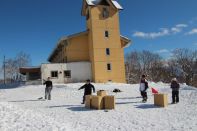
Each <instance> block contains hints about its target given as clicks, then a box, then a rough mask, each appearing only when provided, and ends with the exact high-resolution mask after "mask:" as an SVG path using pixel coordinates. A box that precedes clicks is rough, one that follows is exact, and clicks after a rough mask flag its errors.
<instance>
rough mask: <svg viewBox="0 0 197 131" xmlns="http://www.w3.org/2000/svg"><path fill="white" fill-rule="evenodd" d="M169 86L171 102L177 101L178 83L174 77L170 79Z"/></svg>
mask: <svg viewBox="0 0 197 131" xmlns="http://www.w3.org/2000/svg"><path fill="white" fill-rule="evenodd" d="M170 88H171V89H172V104H175V103H178V102H179V88H180V85H179V83H178V81H177V79H176V78H173V79H172V81H171V86H170Z"/></svg>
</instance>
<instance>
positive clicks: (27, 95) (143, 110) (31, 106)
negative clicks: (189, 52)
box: [0, 83, 197, 131]
mask: <svg viewBox="0 0 197 131" xmlns="http://www.w3.org/2000/svg"><path fill="white" fill-rule="evenodd" d="M82 85H83V83H77V84H66V85H55V87H54V89H53V90H52V100H51V101H44V100H38V98H40V97H43V96H44V86H43V85H39V86H35V85H34V86H33V85H29V86H20V87H18V88H12V89H0V131H72V130H73V131H174V130H177V131H197V89H195V88H193V87H188V86H185V85H182V86H181V90H180V103H178V104H173V105H171V104H169V106H168V107H166V108H159V107H157V106H154V105H153V95H152V94H151V92H150V90H149V92H148V95H149V96H148V97H149V98H148V102H147V103H141V100H142V98H140V94H139V89H138V87H139V85H128V84H113V83H107V84H94V85H95V87H96V90H100V89H104V90H107V91H108V94H111V95H115V96H116V109H115V110H110V111H108V112H106V111H105V110H90V109H86V108H84V105H81V104H80V103H81V101H82V96H83V91H82V90H81V91H78V90H77V89H78V88H79V87H80V86H82ZM150 87H155V88H156V89H158V90H159V91H160V92H162V93H168V98H169V103H170V102H171V90H170V88H169V85H168V84H163V83H150ZM114 88H119V89H120V90H122V91H123V92H122V93H118V94H114V93H113V92H112V90H113V89H114Z"/></svg>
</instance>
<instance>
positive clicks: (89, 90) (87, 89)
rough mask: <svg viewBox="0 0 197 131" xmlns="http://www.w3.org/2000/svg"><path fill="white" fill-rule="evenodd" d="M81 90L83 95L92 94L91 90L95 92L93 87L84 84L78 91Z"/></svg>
mask: <svg viewBox="0 0 197 131" xmlns="http://www.w3.org/2000/svg"><path fill="white" fill-rule="evenodd" d="M81 89H85V90H84V94H85V95H90V94H92V89H93V91H94V92H95V88H94V86H93V85H92V84H85V85H83V86H82V87H80V88H79V90H81Z"/></svg>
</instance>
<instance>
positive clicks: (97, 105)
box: [91, 96, 103, 110]
mask: <svg viewBox="0 0 197 131" xmlns="http://www.w3.org/2000/svg"><path fill="white" fill-rule="evenodd" d="M91 108H93V109H98V110H100V109H103V97H102V96H92V97H91Z"/></svg>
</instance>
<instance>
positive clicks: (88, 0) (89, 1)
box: [82, 0, 123, 15]
mask: <svg viewBox="0 0 197 131" xmlns="http://www.w3.org/2000/svg"><path fill="white" fill-rule="evenodd" d="M107 1H109V2H111V3H112V5H113V6H114V7H115V8H117V9H118V10H122V9H123V7H122V6H121V5H120V4H119V3H118V2H117V1H116V0H107ZM100 2H102V0H84V1H83V6H82V15H85V8H86V7H85V4H86V5H89V6H96V5H98V4H99V3H100Z"/></svg>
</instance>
